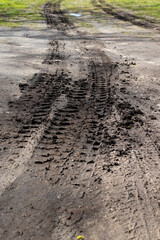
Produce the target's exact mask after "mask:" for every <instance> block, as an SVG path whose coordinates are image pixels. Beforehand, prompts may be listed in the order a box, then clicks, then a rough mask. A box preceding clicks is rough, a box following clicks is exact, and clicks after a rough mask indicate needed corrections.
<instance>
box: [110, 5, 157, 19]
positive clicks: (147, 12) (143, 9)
mask: <svg viewBox="0 0 160 240" xmlns="http://www.w3.org/2000/svg"><path fill="white" fill-rule="evenodd" d="M105 1H106V3H108V4H111V5H113V6H118V7H120V8H124V9H129V10H132V11H133V13H134V14H136V15H137V16H140V17H146V18H147V17H149V18H153V19H157V20H158V21H160V0H105Z"/></svg>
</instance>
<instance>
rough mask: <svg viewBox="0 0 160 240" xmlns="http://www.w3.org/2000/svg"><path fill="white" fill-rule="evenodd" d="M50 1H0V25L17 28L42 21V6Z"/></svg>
mask: <svg viewBox="0 0 160 240" xmlns="http://www.w3.org/2000/svg"><path fill="white" fill-rule="evenodd" d="M45 2H48V0H0V25H5V26H17V25H21V24H23V22H24V21H25V20H26V19H27V20H32V21H33V20H37V19H42V16H41V14H40V12H41V6H42V4H44V3H45Z"/></svg>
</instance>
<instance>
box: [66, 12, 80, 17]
mask: <svg viewBox="0 0 160 240" xmlns="http://www.w3.org/2000/svg"><path fill="white" fill-rule="evenodd" d="M68 15H70V16H73V17H82V14H80V13H69V14H68Z"/></svg>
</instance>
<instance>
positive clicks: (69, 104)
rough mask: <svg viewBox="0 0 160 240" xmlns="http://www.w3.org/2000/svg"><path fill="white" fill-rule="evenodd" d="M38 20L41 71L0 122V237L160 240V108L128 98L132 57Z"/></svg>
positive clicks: (58, 23) (53, 16) (58, 19)
mask: <svg viewBox="0 0 160 240" xmlns="http://www.w3.org/2000/svg"><path fill="white" fill-rule="evenodd" d="M45 16H46V21H47V24H48V28H49V29H50V31H51V32H52V39H53V40H51V43H50V51H49V54H48V55H47V56H46V58H45V59H44V61H43V64H44V65H45V66H47V68H45V70H44V71H41V72H39V73H36V74H35V75H34V76H33V77H32V78H31V79H30V80H29V81H28V82H27V83H20V84H19V87H20V90H21V96H20V97H19V98H18V99H17V100H15V101H10V102H9V103H8V105H9V112H10V114H7V115H5V118H1V121H0V123H1V127H2V128H1V142H0V148H1V153H0V156H1V163H0V164H1V167H0V172H1V174H0V194H1V196H0V212H1V215H0V239H2V240H4V239H7V240H11V239H12V240H13V239H15V240H18V239H24V240H44V239H45V240H62V239H66V240H71V239H73V240H74V239H76V238H77V236H79V235H82V236H84V239H88V240H102V239H103V240H108V239H113V240H115V239H116V240H129V239H130V240H131V239H136V240H159V239H160V162H159V156H160V153H159V150H160V149H159V126H158V125H157V122H158V119H159V110H158V109H157V111H155V109H153V107H152V101H150V105H149V104H148V107H146V99H145V98H144V96H143V97H142V96H141V95H139V92H137V95H136V94H135V93H134V76H133V75H132V71H131V65H133V61H123V60H122V59H121V60H120V59H119V60H117V59H116V60H115V59H114V60H113V59H112V58H111V57H110V56H109V57H108V56H107V55H106V52H105V51H104V50H103V49H104V45H103V43H102V41H98V40H96V39H95V37H94V35H86V34H85V33H82V32H80V31H77V29H76V28H75V27H74V25H73V24H72V23H71V22H70V21H69V20H68V18H67V17H66V16H65V15H64V14H63V13H61V12H56V13H55V12H53V11H52V10H51V8H50V6H49V5H46V7H45ZM135 81H136V80H135ZM140 90H141V88H139V91H140ZM154 94H156V93H155V92H154ZM155 98H156V96H155ZM157 98H158V96H157ZM157 108H158V106H157Z"/></svg>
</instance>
